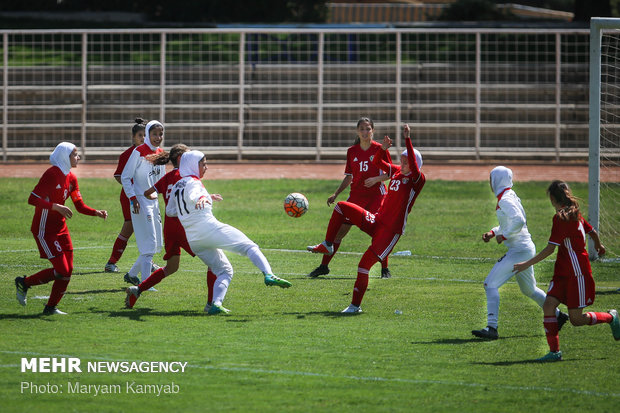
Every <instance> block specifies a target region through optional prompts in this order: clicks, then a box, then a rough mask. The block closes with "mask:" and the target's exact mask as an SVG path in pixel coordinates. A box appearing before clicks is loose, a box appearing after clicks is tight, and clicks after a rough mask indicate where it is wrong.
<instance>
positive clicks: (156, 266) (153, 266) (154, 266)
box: [151, 262, 161, 274]
mask: <svg viewBox="0 0 620 413" xmlns="http://www.w3.org/2000/svg"><path fill="white" fill-rule="evenodd" d="M160 268H161V267H160V266H159V265H157V264H155V263H154V262H153V263H151V274H153V273H154V272H155V271H157V270H158V269H160Z"/></svg>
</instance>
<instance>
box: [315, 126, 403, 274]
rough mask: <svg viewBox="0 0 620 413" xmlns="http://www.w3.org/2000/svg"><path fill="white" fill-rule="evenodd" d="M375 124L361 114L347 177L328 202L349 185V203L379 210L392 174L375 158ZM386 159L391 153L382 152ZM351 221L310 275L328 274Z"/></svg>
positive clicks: (385, 270)
mask: <svg viewBox="0 0 620 413" xmlns="http://www.w3.org/2000/svg"><path fill="white" fill-rule="evenodd" d="M374 131H375V124H374V123H373V121H372V120H371V119H370V118H366V117H362V118H360V119H359V120H358V121H357V139H356V141H355V143H354V144H353V146H351V147H350V148H349V149H348V150H347V163H346V165H345V168H344V179H343V180H342V182H341V183H340V186H338V188H337V189H336V191H335V192H334V193H333V194H332V195H331V196H330V197H329V198H327V205H328V206H329V205H331V204H333V203H334V202H335V201H336V198H337V197H338V195H339V194H340V193H341V192H342V191H344V190H345V189H346V188H347V187H349V186H350V187H351V190H350V192H349V197H348V198H347V202H351V203H353V204H356V205H359V206H360V207H362V208H364V209H366V210H368V211H372V212H377V211H378V210H379V207H380V206H381V203H382V202H383V199H384V197H385V195H386V194H387V190H386V189H385V185H384V184H383V181H385V180H387V179H389V176H388V175H386V174H383V173H382V172H381V169H379V168H378V167H377V166H376V165H375V164H374V163H373V162H372V160H373V158H374V156H375V154H376V153H377V151H378V150H379V148H381V144H380V143H378V142H376V141H374V140H373V134H374ZM383 159H384V160H385V161H386V162H389V163H391V158H390V153H389V152H387V151H384V152H383ZM351 225H352V224H351V223H350V222H349V221H345V222H344V223H343V225H342V226H341V227H340V229H339V230H338V234H336V238H335V239H334V243H333V247H334V253H333V254H330V255H324V256H323V259H322V261H321V265H319V266H318V267H316V268H315V269H314V270H312V272H311V273H310V274H308V277H310V278H316V277H318V276H320V275H327V274H329V263H330V261H331V260H332V258H333V257H334V255H336V252H337V251H338V249H339V248H340V244H341V242H342V239H343V238H344V237H345V236H346V235H347V234H348V233H349V230H350V229H351ZM381 267H382V268H381V278H390V277H391V274H390V270H389V268H388V259H387V257H386V258H385V260H383V261H381Z"/></svg>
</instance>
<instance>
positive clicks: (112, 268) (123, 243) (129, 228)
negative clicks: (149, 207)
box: [105, 118, 146, 272]
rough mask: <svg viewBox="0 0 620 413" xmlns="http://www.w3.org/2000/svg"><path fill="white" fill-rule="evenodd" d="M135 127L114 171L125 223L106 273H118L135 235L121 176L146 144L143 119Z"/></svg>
mask: <svg viewBox="0 0 620 413" xmlns="http://www.w3.org/2000/svg"><path fill="white" fill-rule="evenodd" d="M134 122H135V125H133V127H132V128H131V139H132V141H133V145H132V146H130V147H129V148H128V149H127V150H126V151H125V152H123V153H122V154H121V156H119V158H118V165H117V166H116V171H114V179H116V180H117V181H118V183H119V184H121V195H120V202H121V209H122V210H123V218H125V221H124V222H123V227H122V228H121V232H120V233H119V234H118V237H117V238H116V241H114V246H113V247H112V254H111V255H110V258H109V259H108V263H107V264H106V265H105V272H118V267H117V266H116V263H117V262H118V260H120V259H121V256H122V255H123V252H124V251H125V248H127V240H128V239H129V237H131V234H133V225H132V224H131V210H130V207H129V198H127V195H125V190H124V189H123V188H122V185H123V183H122V182H121V174H122V173H123V169H124V168H125V164H127V160H128V159H129V156H131V153H132V152H133V150H134V149H136V147H137V146H140V145H142V144H143V143H144V127H145V125H146V122H145V121H144V119H142V118H136V120H135V121H134Z"/></svg>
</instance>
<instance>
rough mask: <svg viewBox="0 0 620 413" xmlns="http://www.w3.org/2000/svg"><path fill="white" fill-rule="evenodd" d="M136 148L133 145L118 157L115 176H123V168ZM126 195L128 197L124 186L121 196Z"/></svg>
mask: <svg viewBox="0 0 620 413" xmlns="http://www.w3.org/2000/svg"><path fill="white" fill-rule="evenodd" d="M134 149H136V145H131V147H129V148H128V149H127V150H125V152H123V153H121V156H119V157H118V165H116V171H114V177H117V176H118V177H119V178H120V177H121V175H122V174H123V169H125V165H126V164H127V160H129V157H130V156H131V153H132V152H133V150H134ZM122 197H125V198H127V195H125V189H124V188H122V189H121V198H122Z"/></svg>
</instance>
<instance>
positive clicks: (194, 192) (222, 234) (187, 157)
mask: <svg viewBox="0 0 620 413" xmlns="http://www.w3.org/2000/svg"><path fill="white" fill-rule="evenodd" d="M206 171H207V161H206V157H205V155H204V154H203V153H202V152H199V151H189V152H185V153H184V154H183V155H182V156H181V162H180V163H179V173H180V174H181V180H180V181H178V182H177V183H176V184H175V185H174V187H172V191H171V194H170V201H168V206H167V207H166V214H167V215H168V216H171V217H178V218H179V220H180V221H181V224H182V225H183V228H185V234H186V236H187V241H188V242H189V245H190V247H191V249H192V251H194V253H195V254H196V255H197V256H198V257H200V259H201V260H202V261H203V262H204V263H205V264H206V265H207V266H208V267H210V268H211V270H212V271H213V272H214V273H215V275H216V276H217V280H216V281H215V284H214V286H213V303H212V305H211V308H210V309H209V311H208V313H209V314H219V313H228V312H229V310H227V309H226V308H224V307H223V306H222V303H223V301H224V297H225V296H226V291H227V290H228V285H229V284H230V281H231V279H232V276H233V269H232V265H231V264H230V262H229V261H228V258H227V257H226V255H225V254H224V252H223V251H222V250H226V251H231V252H235V253H237V254H240V255H245V256H246V257H248V258H249V259H250V261H252V263H253V264H254V265H255V266H256V267H257V268H258V269H259V270H260V271H261V272H262V273H263V275H264V277H265V284H266V285H267V286H271V285H277V286H279V287H282V288H288V287H290V286H291V283H290V282H288V281H286V280H283V279H281V278H278V277H276V276H275V275H273V273H272V271H271V266H270V265H269V262H268V261H267V258H265V256H264V255H263V253H262V252H261V250H260V249H259V247H258V245H256V244H255V243H254V242H253V241H252V240H250V239H249V238H248V237H247V236H246V235H245V234H244V233H243V232H241V231H239V230H238V229H237V228H234V227H232V226H230V225H227V224H224V223H221V222H220V221H218V220H217V219H216V218H215V217H214V216H213V211H212V206H213V201H221V200H222V196H221V195H219V194H213V195H211V194H209V192H208V191H207V189H206V188H205V187H204V185H203V184H202V181H200V178H202V177H203V176H204V174H205V172H206Z"/></svg>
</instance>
